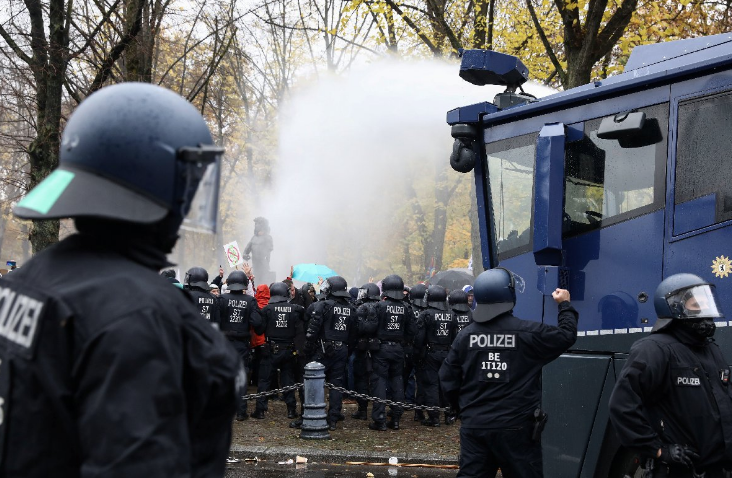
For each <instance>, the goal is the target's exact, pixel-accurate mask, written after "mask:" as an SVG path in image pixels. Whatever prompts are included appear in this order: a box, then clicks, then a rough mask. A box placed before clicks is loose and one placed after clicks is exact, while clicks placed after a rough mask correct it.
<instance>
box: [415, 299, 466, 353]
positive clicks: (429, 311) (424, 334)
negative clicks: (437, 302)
mask: <svg viewBox="0 0 732 478" xmlns="http://www.w3.org/2000/svg"><path fill="white" fill-rule="evenodd" d="M417 320H418V323H420V324H419V327H420V330H419V335H418V336H417V337H418V339H417V342H416V343H418V344H420V345H423V346H426V347H427V349H432V348H435V349H441V350H447V348H448V347H449V346H450V344H451V343H452V342H453V339H454V338H455V329H456V324H455V317H454V315H453V313H452V311H450V310H440V309H436V308H434V307H428V308H426V309H425V310H424V311H422V313H421V314H420V315H419V318H418V319H417ZM422 326H423V327H422Z"/></svg>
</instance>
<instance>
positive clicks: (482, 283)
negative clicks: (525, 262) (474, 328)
mask: <svg viewBox="0 0 732 478" xmlns="http://www.w3.org/2000/svg"><path fill="white" fill-rule="evenodd" d="M473 294H474V297H475V301H476V302H477V303H478V305H477V306H476V307H475V310H474V311H473V320H474V321H475V322H488V321H489V320H492V319H494V318H496V317H498V316H499V315H501V314H505V313H506V312H510V311H512V310H513V307H514V306H515V305H516V281H515V279H514V277H513V273H512V272H511V271H509V270H508V269H504V268H503V267H496V268H495V269H489V270H487V271H485V272H482V273H481V274H480V275H479V276H478V277H477V278H476V279H475V283H474V284H473Z"/></svg>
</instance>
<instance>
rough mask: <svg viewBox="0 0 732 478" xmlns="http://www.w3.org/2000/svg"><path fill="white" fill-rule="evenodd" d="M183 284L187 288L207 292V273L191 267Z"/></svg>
mask: <svg viewBox="0 0 732 478" xmlns="http://www.w3.org/2000/svg"><path fill="white" fill-rule="evenodd" d="M183 284H184V285H186V286H188V287H198V288H199V289H203V290H208V272H206V269H204V268H203V267H191V268H190V269H188V272H186V277H185V279H184V280H183Z"/></svg>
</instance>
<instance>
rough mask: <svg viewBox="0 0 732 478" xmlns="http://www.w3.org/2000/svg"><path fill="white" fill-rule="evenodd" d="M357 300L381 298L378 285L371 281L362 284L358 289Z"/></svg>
mask: <svg viewBox="0 0 732 478" xmlns="http://www.w3.org/2000/svg"><path fill="white" fill-rule="evenodd" d="M358 300H362V301H363V300H371V301H374V300H381V291H380V290H379V286H378V285H376V284H374V283H373V282H369V283H368V284H364V285H362V286H361V288H360V289H359V290H358Z"/></svg>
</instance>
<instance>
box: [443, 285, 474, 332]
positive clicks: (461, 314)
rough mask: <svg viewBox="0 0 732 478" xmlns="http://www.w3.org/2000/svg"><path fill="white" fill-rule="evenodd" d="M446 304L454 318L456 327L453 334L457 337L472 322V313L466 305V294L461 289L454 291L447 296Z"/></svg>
mask: <svg viewBox="0 0 732 478" xmlns="http://www.w3.org/2000/svg"><path fill="white" fill-rule="evenodd" d="M447 303H448V304H449V305H450V309H451V310H452V313H453V315H454V316H455V324H456V326H457V330H456V331H455V333H456V335H457V334H458V333H460V331H461V330H463V329H464V328H465V327H467V326H468V325H470V323H471V322H472V321H473V311H472V310H470V306H469V305H468V294H467V293H466V292H465V291H463V290H461V289H456V290H454V291H452V292H450V295H448V296H447Z"/></svg>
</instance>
